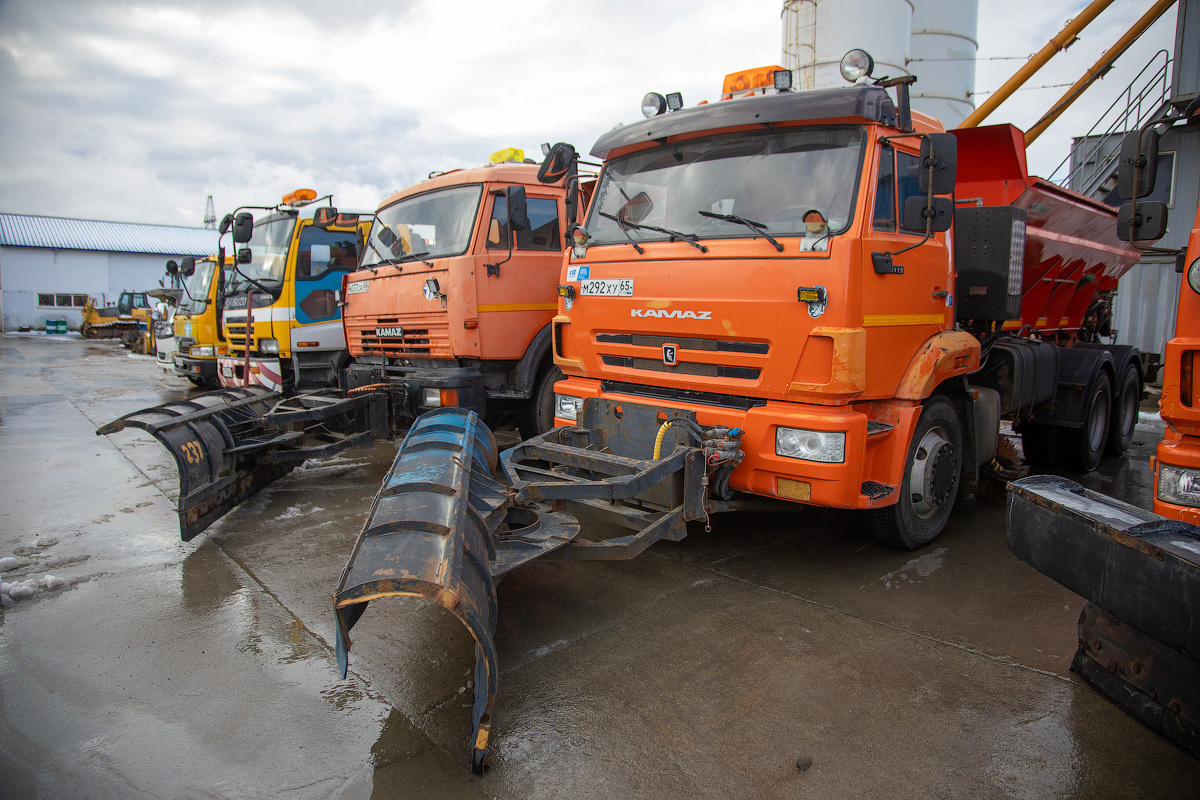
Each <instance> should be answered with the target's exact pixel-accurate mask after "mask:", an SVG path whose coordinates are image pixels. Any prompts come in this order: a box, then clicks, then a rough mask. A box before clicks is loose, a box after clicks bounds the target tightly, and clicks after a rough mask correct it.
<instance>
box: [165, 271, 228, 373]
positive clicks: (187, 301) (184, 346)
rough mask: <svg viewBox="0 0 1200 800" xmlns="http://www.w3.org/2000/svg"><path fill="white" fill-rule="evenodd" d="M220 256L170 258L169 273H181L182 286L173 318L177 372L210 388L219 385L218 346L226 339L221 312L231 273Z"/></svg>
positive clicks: (175, 367)
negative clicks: (219, 261)
mask: <svg viewBox="0 0 1200 800" xmlns="http://www.w3.org/2000/svg"><path fill="white" fill-rule="evenodd" d="M217 260H218V256H206V257H204V258H201V259H199V260H197V259H194V258H191V257H190V256H189V257H187V258H184V259H183V260H182V261H181V262H180V263H179V264H176V263H175V262H174V261H168V262H167V273H168V274H169V275H179V276H180V277H181V278H182V281H181V285H182V287H183V293H182V296H181V297H180V300H179V306H178V308H177V309H176V311H175V319H174V331H175V342H176V346H177V348H178V349H177V350H176V352H175V354H174V371H175V375H177V376H178V377H181V378H187V379H188V380H189V381H191V382H192V383H194V384H195V385H197V386H206V387H208V388H210V389H216V388H217V387H219V386H220V382H219V380H218V379H217V350H218V349H219V348H220V347H222V345H223V344H224V342H225V337H224V331H223V329H222V326H221V321H222V320H221V314H222V312H223V311H224V303H225V284H226V281H227V280H228V273H229V267H228V266H226V267H225V268H224V269H220V268H218V266H217Z"/></svg>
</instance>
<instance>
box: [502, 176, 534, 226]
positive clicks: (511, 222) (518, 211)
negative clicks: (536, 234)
mask: <svg viewBox="0 0 1200 800" xmlns="http://www.w3.org/2000/svg"><path fill="white" fill-rule="evenodd" d="M504 198H505V201H506V202H507V204H508V227H509V228H510V229H512V230H514V231H527V230H529V203H528V201H527V200H526V199H525V187H524V186H509V187H508V189H507V190H505V192H504Z"/></svg>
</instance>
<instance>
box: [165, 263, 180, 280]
mask: <svg viewBox="0 0 1200 800" xmlns="http://www.w3.org/2000/svg"><path fill="white" fill-rule="evenodd" d="M167 274H168V275H171V276H175V275H178V274H179V265H178V264H176V263H175V260H174V259H172V260H170V261H168V262H167Z"/></svg>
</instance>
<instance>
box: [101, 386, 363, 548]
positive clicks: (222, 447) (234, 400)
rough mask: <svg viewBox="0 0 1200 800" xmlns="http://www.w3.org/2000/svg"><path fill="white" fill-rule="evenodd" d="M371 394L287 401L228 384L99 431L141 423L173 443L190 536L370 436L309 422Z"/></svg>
mask: <svg viewBox="0 0 1200 800" xmlns="http://www.w3.org/2000/svg"><path fill="white" fill-rule="evenodd" d="M369 402H371V401H370V400H369V399H368V398H366V397H360V398H351V399H345V398H341V397H338V396H335V395H322V394H318V393H314V394H313V395H308V396H297V397H295V398H291V399H289V400H286V401H285V400H283V399H282V397H281V395H279V394H278V393H276V392H272V391H270V390H269V389H265V388H262V387H259V386H250V387H244V388H237V389H222V390H220V391H216V392H209V393H207V394H202V395H197V396H196V397H192V398H189V399H187V400H178V401H175V402H171V403H164V404H163V405H161V406H155V407H153V408H147V409H143V410H141V411H135V412H133V413H132V414H126V415H125V416H123V417H121V418H120V419H117V420H114V421H113V422H110V423H109V424H107V425H105V426H103V427H102V428H99V429H98V430H97V431H96V434H97V435H100V436H104V435H108V434H112V433H116V432H117V431H121V430H124V429H126V428H137V429H139V430H143V431H146V432H147V433H149V434H150V435H151V436H153V437H154V438H155V439H157V440H158V441H159V442H161V443H162V444H163V446H164V447H166V448H167V450H168V451H170V453H171V455H172V456H173V457H174V458H175V463H176V465H178V467H179V502H178V506H177V509H176V510H177V511H178V513H179V535H180V537H181V538H182V539H183V541H185V542H186V541H189V540H191V539H192V538H194V537H195V536H196V535H197V534H199V533H200V532H202V531H203V530H204V529H206V528H207V527H208V526H209V525H211V524H212V523H214V522H216V521H217V520H218V519H220V518H221V517H222V516H224V515H225V514H226V513H227V512H228V511H230V510H231V509H233V508H234V507H236V506H237V505H238V504H239V503H241V502H243V501H244V500H246V499H247V498H249V497H251V496H252V495H254V494H255V493H256V492H258V491H259V490H260V489H262V488H263V487H265V486H268V485H270V484H271V483H273V482H274V481H276V480H278V479H279V478H281V477H283V476H284V475H287V474H288V473H289V472H291V471H292V470H293V469H294V468H295V467H296V466H297V465H298V464H300V463H301V462H302V461H304V460H305V459H306V458H321V457H325V456H329V455H333V454H334V453H336V452H338V451H340V450H343V449H345V448H346V447H350V446H353V445H356V444H361V443H364V442H366V441H369V440H370V438H371V435H372V434H371V432H370V431H365V432H360V433H358V434H356V435H349V436H347V435H341V434H338V435H336V436H335V437H334V438H330V437H329V436H327V435H326V434H325V432H322V433H320V434H316V433H309V434H306V432H305V430H304V426H305V425H306V424H309V423H313V422H319V421H320V420H322V419H332V418H335V417H337V416H338V415H345V414H347V413H348V412H352V411H354V410H356V409H358V408H362V407H364V406H365V405H366V404H367V403H369ZM314 445H316V446H314Z"/></svg>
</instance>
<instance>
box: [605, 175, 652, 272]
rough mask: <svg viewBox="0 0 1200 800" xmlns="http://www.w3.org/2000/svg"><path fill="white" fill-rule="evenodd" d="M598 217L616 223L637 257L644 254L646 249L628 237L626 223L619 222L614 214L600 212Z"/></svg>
mask: <svg viewBox="0 0 1200 800" xmlns="http://www.w3.org/2000/svg"><path fill="white" fill-rule="evenodd" d="M618 188H620V187H618ZM600 216H602V217H608V218H609V219H611V220H612V221H613V222H615V223H617V227H618V228H620V229H621V233H623V234H625V238H626V239H628V240H629V243H630V244H631V245H633V249H634V250H637V251H638V255H639V256H640V255H641V254H642V253H645V252H646V248H644V247H642V246H641V245H640V244H638V243H637V242H635V241H634V240H633V237H632V236H630V235H629V230H628V229H627V228H626V227H625V225H626V223H625V222H624V221H623V220H621V219H620V218H619V217H617V216H616V215H615V214H605V213H604V212H603V211H601V212H600Z"/></svg>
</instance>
